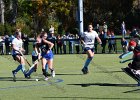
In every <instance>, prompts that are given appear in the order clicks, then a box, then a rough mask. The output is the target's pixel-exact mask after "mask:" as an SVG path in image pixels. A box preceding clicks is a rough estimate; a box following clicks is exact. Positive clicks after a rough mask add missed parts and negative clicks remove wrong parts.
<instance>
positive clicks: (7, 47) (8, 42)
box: [5, 35, 10, 55]
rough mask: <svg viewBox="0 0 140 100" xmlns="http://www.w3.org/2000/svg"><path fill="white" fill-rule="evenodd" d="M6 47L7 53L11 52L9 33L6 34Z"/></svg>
mask: <svg viewBox="0 0 140 100" xmlns="http://www.w3.org/2000/svg"><path fill="white" fill-rule="evenodd" d="M5 48H6V54H7V55H8V54H10V37H9V36H8V35H6V36H5Z"/></svg>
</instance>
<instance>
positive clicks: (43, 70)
mask: <svg viewBox="0 0 140 100" xmlns="http://www.w3.org/2000/svg"><path fill="white" fill-rule="evenodd" d="M46 63H47V60H46V58H42V73H43V75H44V76H45V80H46V81H47V80H48V76H47V73H46V70H45V66H46Z"/></svg>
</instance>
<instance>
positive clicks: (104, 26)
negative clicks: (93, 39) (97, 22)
mask: <svg viewBox="0 0 140 100" xmlns="http://www.w3.org/2000/svg"><path fill="white" fill-rule="evenodd" d="M107 28H108V26H107V24H106V22H104V25H103V31H104V33H105V34H107Z"/></svg>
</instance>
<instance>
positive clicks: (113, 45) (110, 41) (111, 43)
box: [108, 31, 116, 53]
mask: <svg viewBox="0 0 140 100" xmlns="http://www.w3.org/2000/svg"><path fill="white" fill-rule="evenodd" d="M108 49H109V53H111V50H112V49H113V51H114V53H115V51H116V43H115V35H114V32H113V31H111V34H110V35H109V39H108Z"/></svg>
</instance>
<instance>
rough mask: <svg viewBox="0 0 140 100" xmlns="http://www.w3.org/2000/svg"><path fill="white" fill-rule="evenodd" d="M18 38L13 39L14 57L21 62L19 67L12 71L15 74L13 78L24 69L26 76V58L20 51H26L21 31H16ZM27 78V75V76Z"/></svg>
mask: <svg viewBox="0 0 140 100" xmlns="http://www.w3.org/2000/svg"><path fill="white" fill-rule="evenodd" d="M15 36H16V38H14V39H13V41H12V56H13V59H14V60H16V61H18V62H19V63H20V65H18V67H17V68H16V69H15V70H13V71H12V74H13V79H14V80H15V78H16V74H17V72H18V71H20V70H21V71H22V72H23V74H24V76H25V72H26V71H25V60H24V58H23V56H22V55H21V53H20V52H24V51H25V50H24V49H23V48H22V45H23V41H22V39H21V36H20V33H19V32H16V33H15ZM25 78H26V76H25Z"/></svg>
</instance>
